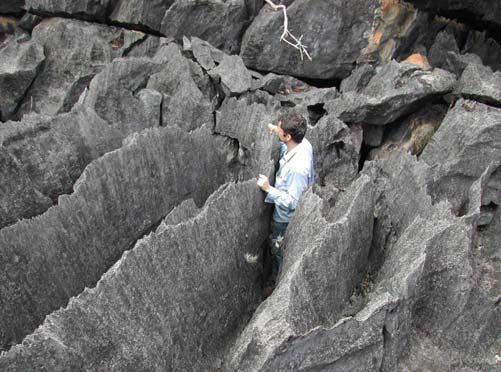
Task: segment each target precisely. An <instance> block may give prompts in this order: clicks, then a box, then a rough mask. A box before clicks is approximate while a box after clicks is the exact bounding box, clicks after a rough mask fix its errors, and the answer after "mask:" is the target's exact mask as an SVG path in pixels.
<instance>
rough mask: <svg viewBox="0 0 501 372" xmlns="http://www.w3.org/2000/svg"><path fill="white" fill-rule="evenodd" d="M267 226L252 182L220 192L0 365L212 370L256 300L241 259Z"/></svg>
mask: <svg viewBox="0 0 501 372" xmlns="http://www.w3.org/2000/svg"><path fill="white" fill-rule="evenodd" d="M188 208H189V207H188ZM242 211H246V213H241V212H242ZM268 226H269V225H268V216H267V209H266V208H265V206H264V203H263V196H262V193H261V191H260V190H259V189H258V188H257V187H256V185H255V182H254V181H248V182H244V183H239V184H233V183H232V184H228V185H225V186H223V187H222V188H220V189H219V190H218V191H216V192H215V193H214V194H213V195H212V196H211V197H210V198H209V200H207V202H206V204H205V206H204V207H203V208H202V209H201V210H199V211H198V213H196V215H195V216H193V217H191V218H189V219H186V220H184V221H182V222H181V221H179V223H177V224H168V223H166V224H164V225H163V226H162V228H159V229H158V230H157V231H156V232H154V233H151V234H150V235H148V236H147V237H145V238H144V239H141V240H140V241H139V242H138V243H137V244H136V245H135V247H134V248H133V249H132V250H130V251H127V252H126V253H125V254H124V255H123V256H122V258H121V259H120V260H119V261H118V262H117V263H116V264H115V265H113V267H112V268H111V269H110V270H108V272H107V273H106V274H104V275H103V277H102V278H101V279H100V280H99V282H98V283H97V285H96V287H95V288H92V289H86V290H84V292H83V293H81V294H80V295H79V296H78V297H75V298H72V299H71V300H70V302H69V304H68V305H67V306H66V307H65V308H63V309H61V310H58V311H56V312H54V313H53V314H51V315H49V316H48V317H47V319H46V321H45V322H44V324H43V325H42V326H41V327H39V328H38V329H37V330H36V331H35V332H34V333H33V334H31V335H29V336H28V337H27V338H26V340H25V342H24V343H23V344H22V345H18V346H14V347H13V348H12V349H11V350H10V351H9V352H7V353H4V354H2V356H1V357H0V369H2V370H10V371H22V370H26V369H30V368H32V366H35V365H36V366H37V368H40V369H48V370H51V371H66V370H98V371H104V370H107V371H120V370H137V369H147V370H217V369H218V368H220V366H221V360H222V358H223V357H224V352H225V351H226V349H227V347H228V346H229V345H230V343H231V342H232V340H233V339H234V337H235V335H236V332H237V331H238V330H239V329H240V328H241V327H242V326H243V325H244V324H245V323H246V321H247V319H248V314H249V313H250V312H252V311H253V310H254V308H255V307H256V306H257V304H258V301H259V300H260V289H259V284H258V280H257V279H258V275H259V273H260V269H259V266H258V265H256V264H253V263H249V262H248V260H247V259H246V257H247V256H249V255H257V256H258V255H259V254H260V252H259V250H260V244H261V243H262V242H263V241H264V240H265V239H266V237H267V232H268Z"/></svg>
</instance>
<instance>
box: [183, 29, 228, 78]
mask: <svg viewBox="0 0 501 372" xmlns="http://www.w3.org/2000/svg"><path fill="white" fill-rule="evenodd" d="M190 43H191V48H192V52H193V56H194V57H195V59H196V61H197V62H198V63H199V64H200V66H202V67H203V68H204V69H205V70H206V71H208V70H211V69H213V68H214V67H216V64H219V63H221V62H222V60H223V58H224V53H223V52H222V51H220V50H219V49H217V48H215V47H213V46H212V45H211V44H210V43H208V42H207V41H204V40H201V39H199V38H198V37H192V38H191V41H190Z"/></svg>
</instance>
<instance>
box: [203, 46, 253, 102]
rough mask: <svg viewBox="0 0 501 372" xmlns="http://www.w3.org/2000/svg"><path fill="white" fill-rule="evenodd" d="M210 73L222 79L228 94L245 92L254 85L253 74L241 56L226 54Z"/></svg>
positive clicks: (223, 86) (215, 77) (225, 91)
mask: <svg viewBox="0 0 501 372" xmlns="http://www.w3.org/2000/svg"><path fill="white" fill-rule="evenodd" d="M209 74H210V75H211V77H213V78H214V79H221V86H222V88H223V91H224V93H225V94H226V95H227V96H230V95H236V94H242V93H245V92H247V91H248V90H250V89H251V87H252V76H251V74H250V72H249V71H248V70H247V68H246V67H245V65H244V63H243V61H242V58H240V57H239V56H228V55H225V56H224V57H223V60H222V61H221V63H220V64H219V65H218V66H217V67H215V68H213V69H212V70H210V71H209Z"/></svg>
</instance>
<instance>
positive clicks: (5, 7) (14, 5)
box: [0, 0, 24, 14]
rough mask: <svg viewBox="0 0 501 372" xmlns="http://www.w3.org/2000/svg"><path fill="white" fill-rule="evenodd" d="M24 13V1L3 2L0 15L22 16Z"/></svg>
mask: <svg viewBox="0 0 501 372" xmlns="http://www.w3.org/2000/svg"><path fill="white" fill-rule="evenodd" d="M23 12H24V0H9V1H2V3H1V4H0V14H21V13H23Z"/></svg>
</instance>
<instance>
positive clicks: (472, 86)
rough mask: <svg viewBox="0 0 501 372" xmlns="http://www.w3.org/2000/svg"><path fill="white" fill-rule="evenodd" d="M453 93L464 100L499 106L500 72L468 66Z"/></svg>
mask: <svg viewBox="0 0 501 372" xmlns="http://www.w3.org/2000/svg"><path fill="white" fill-rule="evenodd" d="M454 93H455V94H458V95H461V96H463V97H465V98H470V99H473V100H476V101H481V102H485V103H487V104H494V105H496V106H501V72H500V71H498V72H492V70H491V69H490V68H489V67H486V66H483V65H480V64H470V65H468V66H467V67H466V68H465V69H464V71H463V74H462V75H461V78H460V79H459V81H458V83H457V84H456V87H455V89H454Z"/></svg>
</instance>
